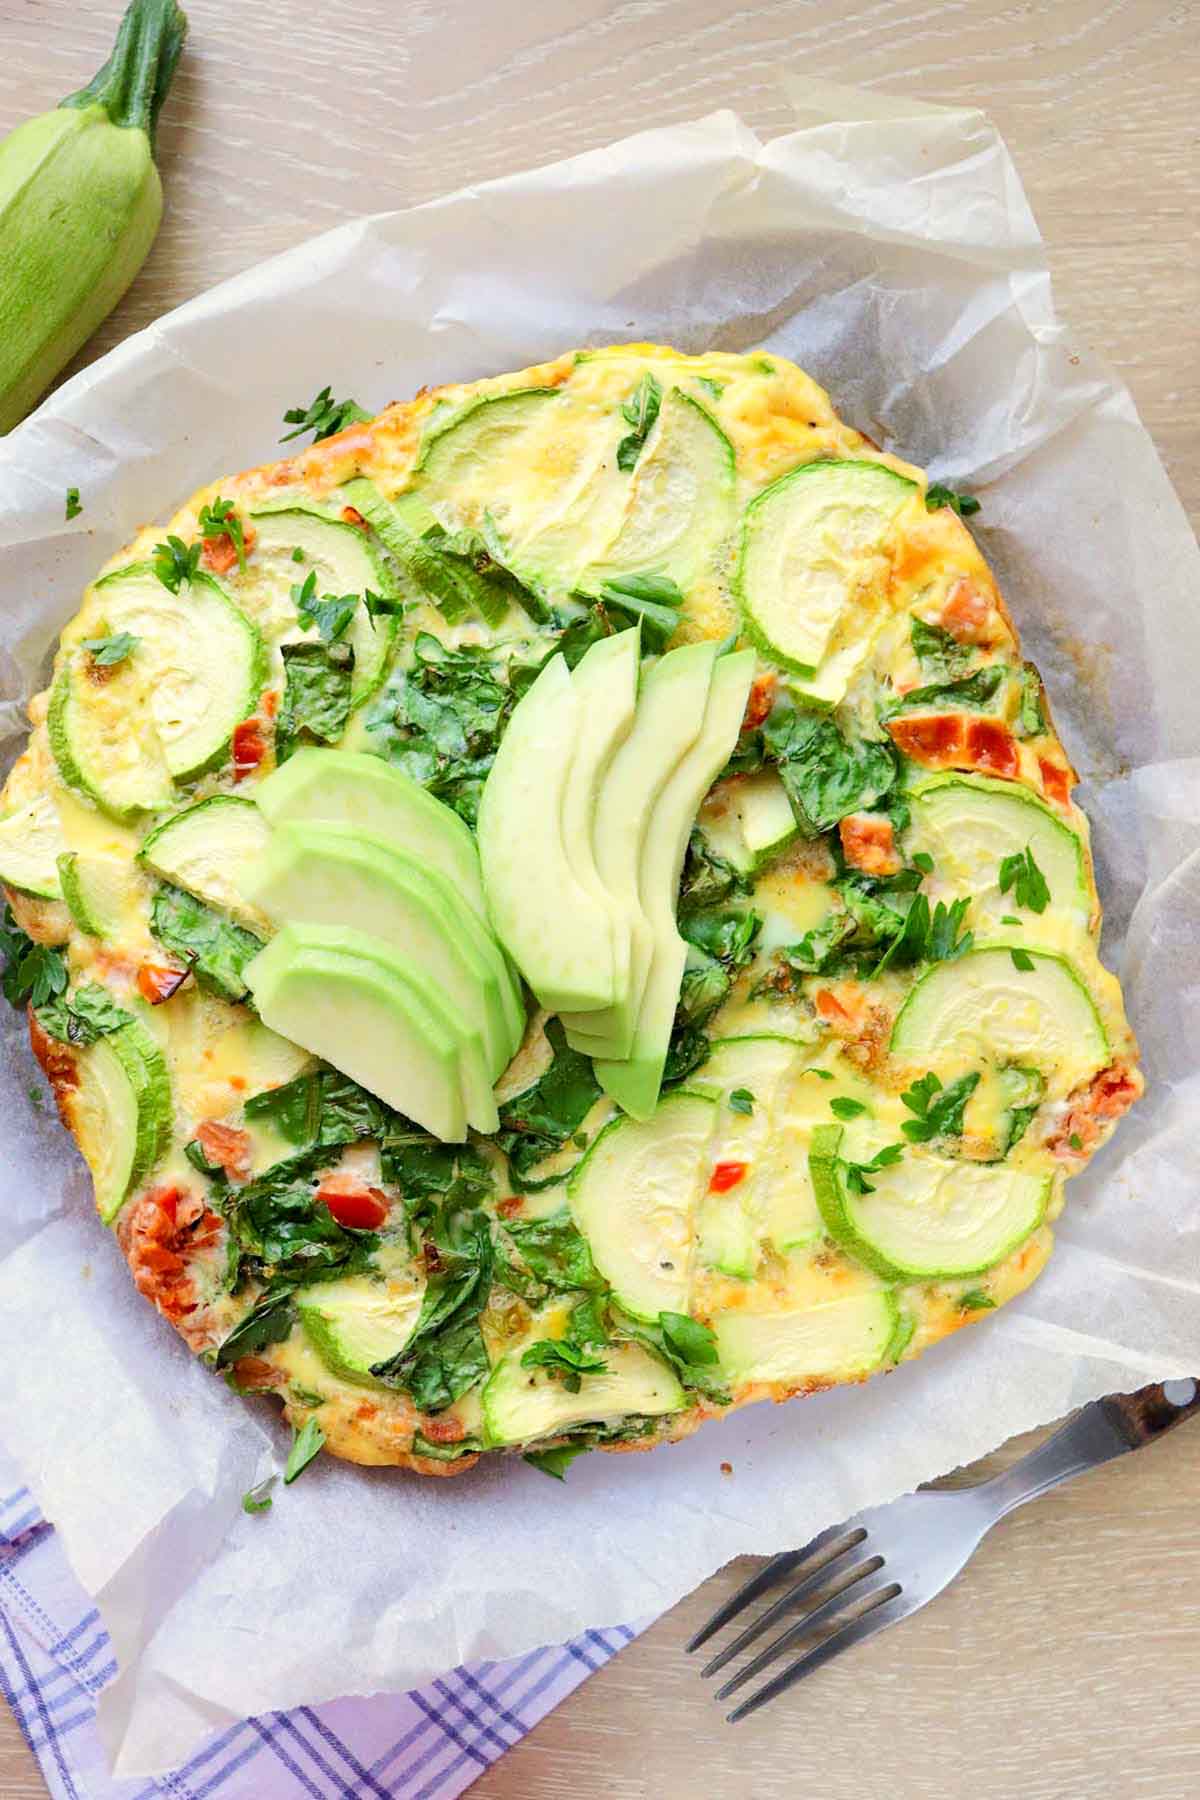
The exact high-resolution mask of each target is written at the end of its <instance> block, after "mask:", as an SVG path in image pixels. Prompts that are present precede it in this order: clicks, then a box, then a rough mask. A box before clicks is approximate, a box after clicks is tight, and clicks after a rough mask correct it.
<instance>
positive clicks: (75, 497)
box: [66, 487, 83, 519]
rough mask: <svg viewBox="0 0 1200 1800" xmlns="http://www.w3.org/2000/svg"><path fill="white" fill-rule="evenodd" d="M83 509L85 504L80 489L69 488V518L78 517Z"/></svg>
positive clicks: (67, 514)
mask: <svg viewBox="0 0 1200 1800" xmlns="http://www.w3.org/2000/svg"><path fill="white" fill-rule="evenodd" d="M82 511H83V505H82V503H81V501H80V498H79V489H78V488H75V487H70V488H68V489H67V504H66V516H67V518H68V519H77V518H78V517H79V515H80V513H81V512H82Z"/></svg>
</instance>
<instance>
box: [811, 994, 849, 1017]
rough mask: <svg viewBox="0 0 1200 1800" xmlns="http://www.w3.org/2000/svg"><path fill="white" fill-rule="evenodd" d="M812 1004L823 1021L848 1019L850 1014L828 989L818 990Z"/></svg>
mask: <svg viewBox="0 0 1200 1800" xmlns="http://www.w3.org/2000/svg"><path fill="white" fill-rule="evenodd" d="M813 1004H814V1006H815V1007H816V1009H817V1011H818V1012H819V1013H820V1015H821V1017H822V1018H823V1019H849V1017H850V1014H849V1013H848V1012H847V1011H846V1008H845V1007H844V1006H843V1005H842V1003H841V1001H840V1000H839V999H838V997H837V995H836V994H835V993H833V992H832V991H831V989H829V988H818V989H817V991H816V994H815V995H814V996H813Z"/></svg>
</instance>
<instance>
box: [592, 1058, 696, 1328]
mask: <svg viewBox="0 0 1200 1800" xmlns="http://www.w3.org/2000/svg"><path fill="white" fill-rule="evenodd" d="M716 1125H717V1107H716V1104H715V1102H714V1101H713V1100H711V1099H709V1098H708V1096H707V1095H704V1094H690V1093H686V1092H680V1093H677V1094H669V1095H668V1096H667V1098H666V1099H665V1100H663V1101H662V1102H660V1104H659V1107H658V1110H657V1111H656V1113H655V1114H654V1117H653V1118H652V1119H647V1120H645V1121H642V1120H634V1119H624V1118H616V1119H612V1120H610V1121H609V1123H608V1124H607V1125H606V1126H605V1127H604V1129H603V1130H602V1131H601V1132H599V1133H598V1134H597V1136H596V1137H595V1139H594V1140H593V1142H592V1144H591V1146H590V1148H589V1149H588V1152H587V1154H586V1156H584V1157H583V1158H582V1160H581V1161H580V1162H578V1163H577V1164H576V1165H575V1167H574V1169H573V1170H572V1171H571V1175H570V1179H569V1181H568V1184H567V1192H568V1196H569V1199H570V1205H571V1212H572V1215H573V1216H574V1219H575V1223H576V1224H577V1225H578V1227H579V1229H580V1231H581V1232H582V1233H583V1235H584V1237H585V1238H586V1239H587V1240H588V1243H589V1245H590V1246H591V1251H592V1256H593V1258H594V1260H595V1263H596V1267H597V1268H598V1269H599V1270H600V1273H601V1274H602V1275H603V1276H604V1278H605V1280H607V1281H609V1282H610V1283H611V1284H612V1288H613V1291H614V1293H615V1294H616V1296H617V1299H618V1300H619V1301H620V1303H621V1305H622V1306H623V1307H624V1308H625V1311H626V1312H627V1313H629V1314H631V1316H632V1317H633V1318H636V1319H645V1320H651V1321H652V1320H654V1319H657V1317H658V1315H659V1313H660V1312H664V1311H665V1312H686V1311H687V1301H688V1291H689V1287H690V1284H691V1267H692V1255H693V1243H694V1237H695V1220H696V1211H697V1208H698V1206H699V1204H700V1198H701V1195H702V1194H703V1192H704V1187H705V1183H706V1182H707V1179H708V1167H709V1157H708V1151H709V1145H710V1142H711V1139H712V1135H713V1132H714V1130H715V1128H716Z"/></svg>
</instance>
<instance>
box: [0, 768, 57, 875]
mask: <svg viewBox="0 0 1200 1800" xmlns="http://www.w3.org/2000/svg"><path fill="white" fill-rule="evenodd" d="M65 849H66V841H65V839H64V838H63V832H62V824H61V823H60V821H59V817H58V808H57V807H56V806H55V804H54V802H53V800H51V798H50V796H49V795H48V794H38V795H37V796H36V797H35V798H34V799H33V800H31V801H30V802H29V804H28V805H27V806H22V807H20V808H18V810H17V811H16V812H13V813H10V814H9V815H8V817H7V818H6V819H0V881H2V882H4V883H5V885H6V886H8V887H11V888H17V889H18V890H19V891H20V892H21V893H22V894H34V895H36V897H37V898H38V899H39V900H61V899H62V897H63V895H62V884H61V881H60V878H59V868H58V859H59V856H60V854H61V852H62V851H64V850H65Z"/></svg>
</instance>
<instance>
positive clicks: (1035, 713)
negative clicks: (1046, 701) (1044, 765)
mask: <svg viewBox="0 0 1200 1800" xmlns="http://www.w3.org/2000/svg"><path fill="white" fill-rule="evenodd" d="M1045 729H1046V713H1045V708H1044V707H1043V705H1042V678H1041V676H1040V675H1039V674H1038V672H1037V670H1036V669H1035V668H1034V666H1033V664H1032V663H1025V664H1023V666H1022V668H1021V705H1020V709H1019V711H1018V714H1017V735H1018V736H1019V737H1025V738H1035V737H1041V735H1042V733H1043V732H1044V731H1045Z"/></svg>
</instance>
